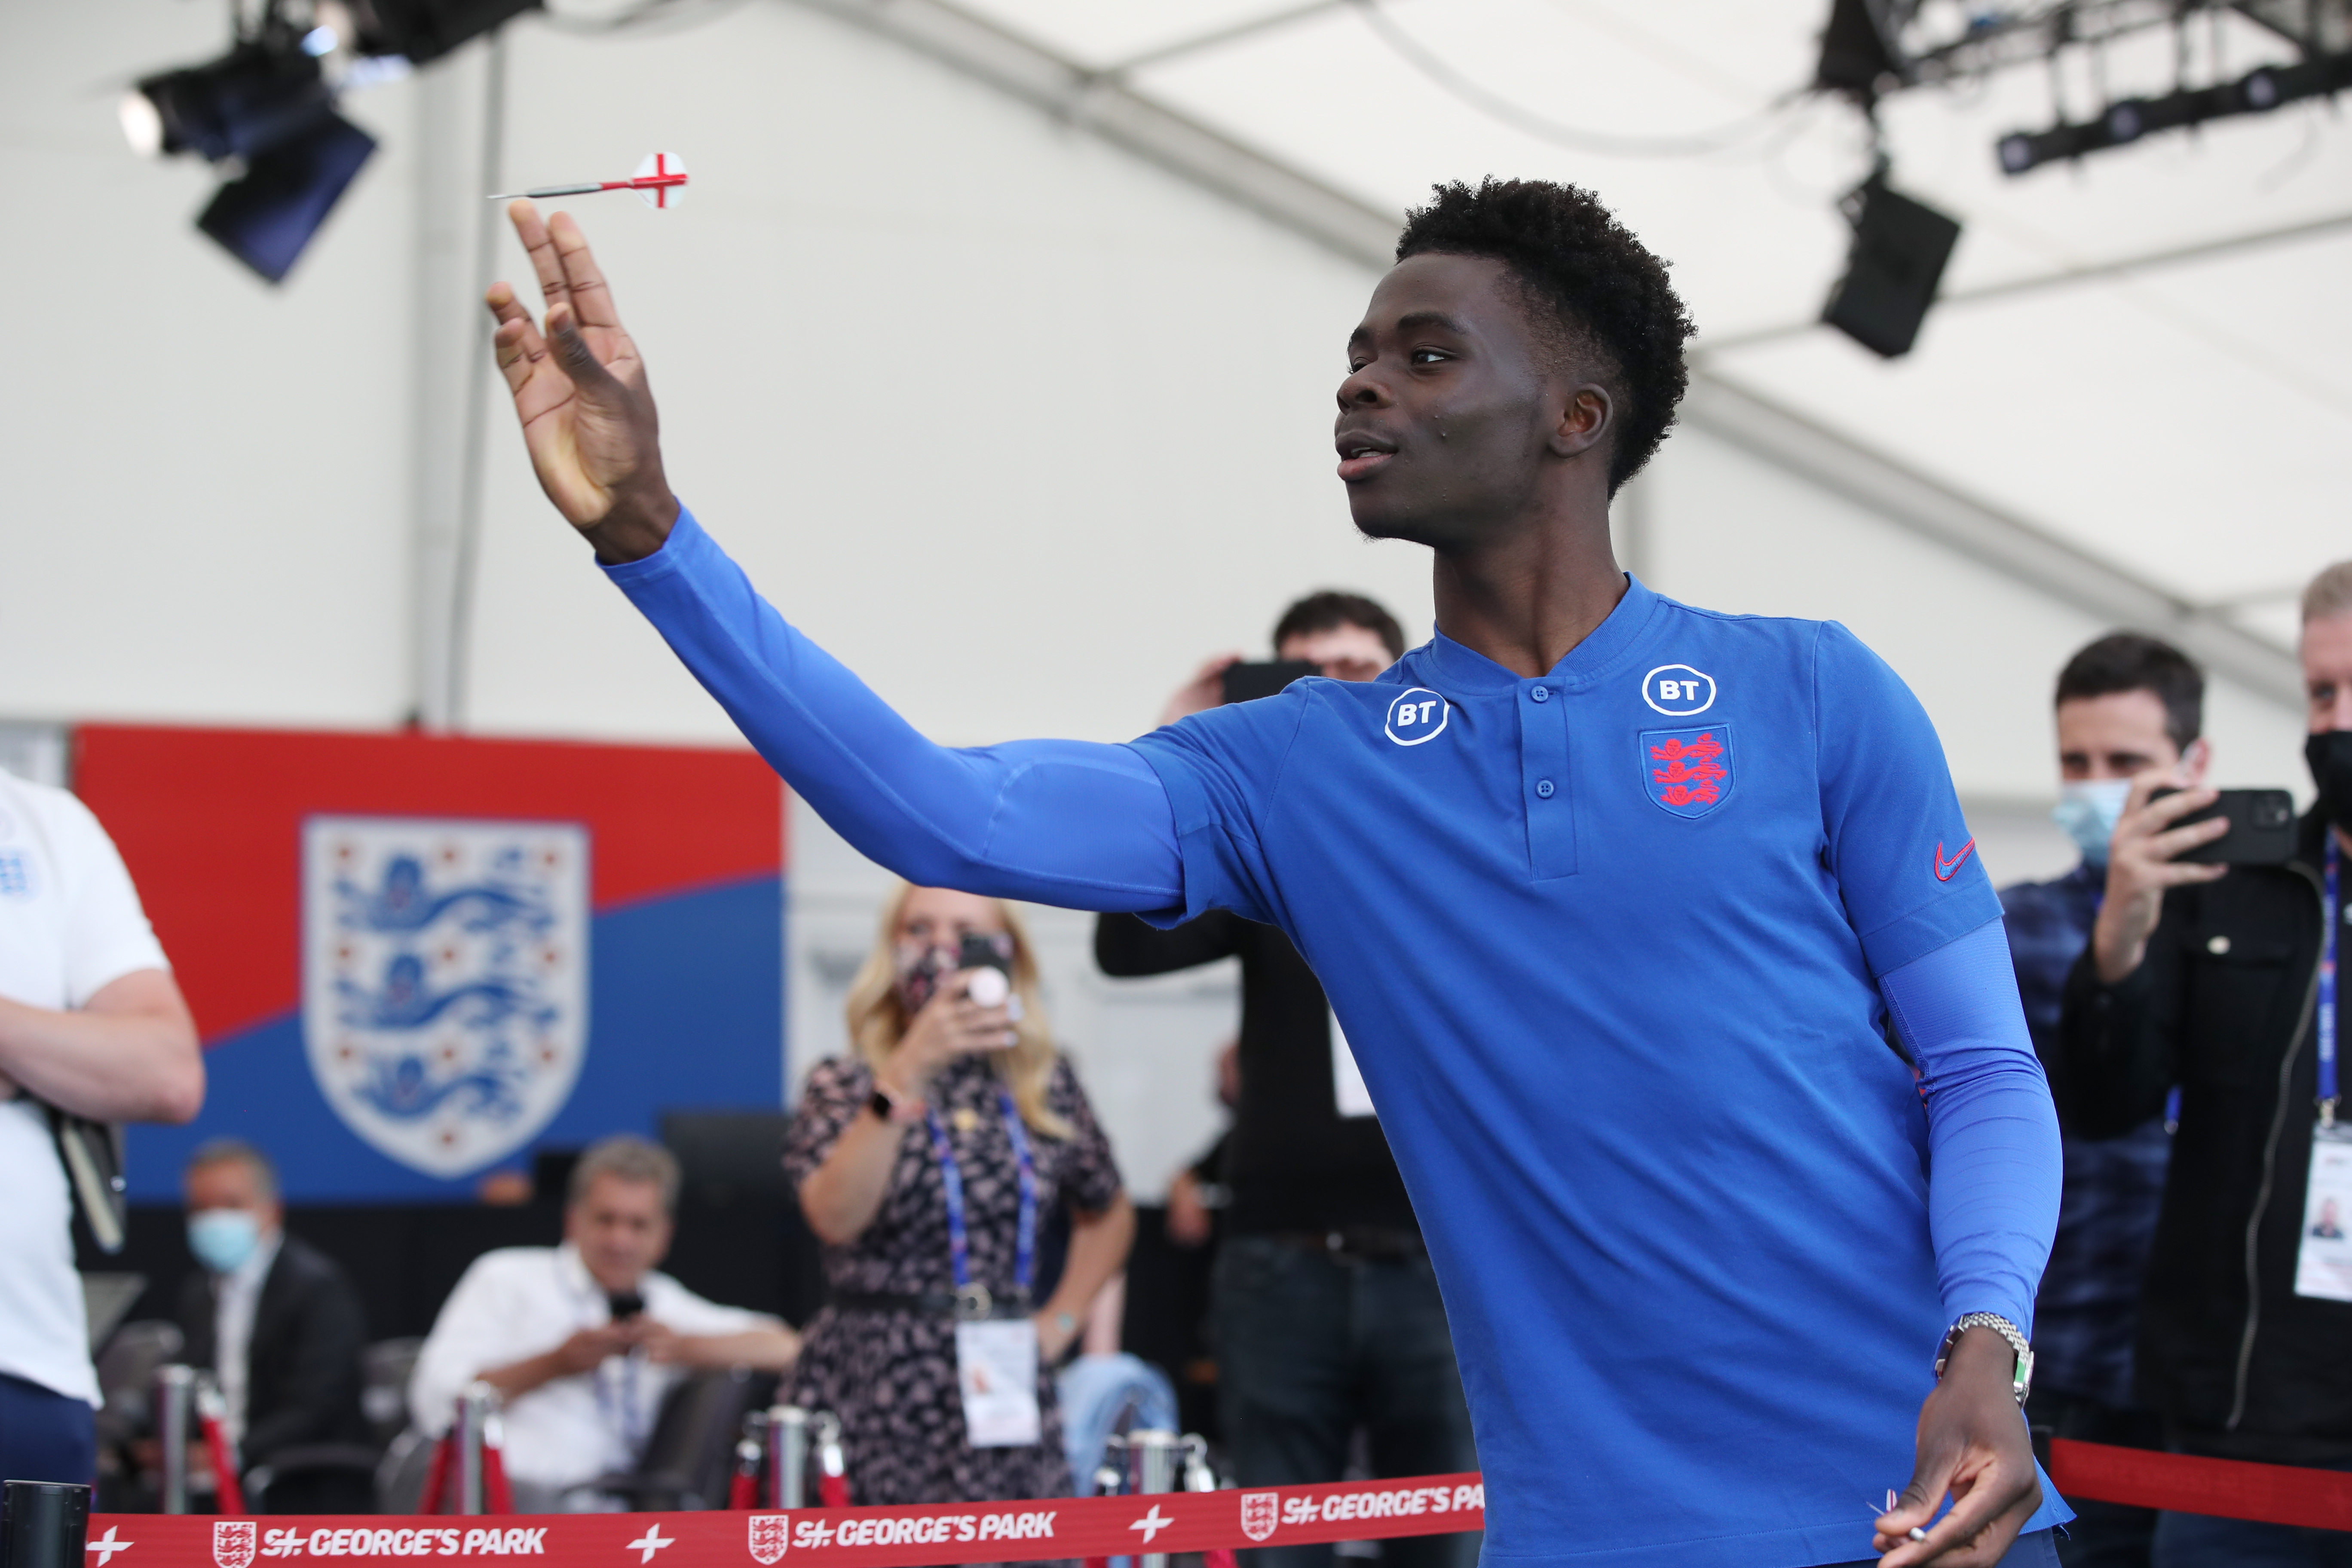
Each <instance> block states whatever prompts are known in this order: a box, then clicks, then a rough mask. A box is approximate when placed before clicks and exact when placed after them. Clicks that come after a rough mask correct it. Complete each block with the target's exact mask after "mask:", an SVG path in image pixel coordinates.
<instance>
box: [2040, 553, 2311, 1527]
mask: <svg viewBox="0 0 2352 1568" xmlns="http://www.w3.org/2000/svg"><path fill="white" fill-rule="evenodd" d="M2299 651H2300V657H2301V659H2302V663H2303V677H2304V690H2305V704H2306V711H2305V718H2306V721H2307V725H2308V729H2309V731H2310V733H2309V736H2308V738H2307V740H2306V742H2305V751H2304V755H2305V759H2306V761H2308V763H2310V766H2311V774H2312V781H2313V783H2314V784H2315V785H2316V786H2317V791H2318V799H2317V801H2316V802H2315V805H2313V806H2312V808H2311V810H2310V811H2309V812H2308V813H2307V814H2306V815H2305V816H2304V819H2303V822H2302V826H2301V829H2300V831H2299V832H2298V834H2297V836H2296V839H2295V848H2294V855H2293V857H2292V858H2290V859H2289V861H2288V862H2287V863H2286V864H2285V865H2284V866H2232V867H2229V868H2226V869H2225V868H2221V867H2217V866H2200V865H2197V864H2195V863H2191V862H2183V861H2181V860H2179V858H2178V857H2179V854H2180V853H2181V851H2183V850H2184V849H2187V848H2189V847H2194V846H2196V845H2200V844H2206V843H2210V842H2212V841H2214V840H2215V839H2217V838H2220V837H2224V836H2225V835H2226V833H2227V832H2228V829H2227V827H2226V826H2223V825H2222V824H2221V821H2220V819H2218V818H2216V819H2214V820H2211V821H2208V822H2201V823H2193V824H2190V825H2188V826H2182V825H2181V822H2180V820H2179V819H2180V818H2182V817H2183V816H2189V815H2192V814H2194V813H2196V812H2199V811H2200V810H2202V809H2203V808H2204V807H2205V806H2206V805H2210V804H2211V803H2212V800H2213V792H2212V791H2211V790H2210V789H2205V788H2202V787H2199V788H2191V789H2186V790H2183V791H2181V792H2180V793H2179V794H2178V795H2168V796H2166V797H2164V798H2163V799H2161V800H2155V801H2151V800H2150V799H2149V795H2150V794H2151V792H2152V791H2153V790H2154V789H2155V788H2156V787H2157V786H2158V785H2159V784H2163V783H2165V782H2166V777H2165V775H2163V774H2162V773H2161V772H2160V771H2158V770H2151V772H2149V773H2147V774H2144V775H2142V776H2141V777H2140V778H2138V779H2137V780H2135V781H2134V782H2133V784H2132V790H2131V794H2130V795H2129V797H2128V798H2127V799H2126V803H2125V807H2124V814H2123V817H2122V820H2121V821H2120V822H2119V823H2118V824H2117V825H2116V833H2115V838H2114V843H2113V847H2112V849H2111V852H2110V857H2111V860H2112V861H2115V862H2124V861H2130V862H2133V863H2135V864H2137V865H2140V866H2141V868H2142V871H2143V873H2144V874H2143V875H2142V876H2141V877H2140V881H2141V883H2142V884H2143V885H2144V886H2145V889H2147V890H2146V891H2144V892H2136V893H2133V894H2132V895H2130V896H2128V897H2125V896H2119V895H2118V893H2117V891H2116V881H2115V879H2114V878H2113V877H2112V876H2111V877H2110V879H2109V884H2108V894H2107V900H2106V903H2105V907H2104V908H2103V909H2102V910H2101V911H2100V917H2099V922H2098V925H2097V926H2096V928H2095V931H2094V932H2093V935H2092V940H2091V946H2090V948H2089V950H2088V951H2087V952H2084V955H2083V957H2082V959H2081V960H2080V962H2078V963H2076V964H2075V965H2074V972H2073V973H2072V974H2070V975H2069V976H2068V978H2067V991H2066V1000H2065V1011H2064V1016H2063V1020H2062V1022H2061V1026H2060V1039H2059V1053H2058V1054H2059V1056H2060V1058H2062V1059H2061V1060H2059V1061H2056V1062H2053V1064H2052V1070H2051V1074H2050V1078H2051V1082H2052V1086H2053V1089H2054V1090H2055V1091H2056V1093H2057V1097H2058V1108H2059V1115H2060V1118H2061V1120H2062V1122H2063V1123H2064V1124H2065V1125H2066V1127H2067V1130H2068V1131H2073V1132H2075V1133H2076V1134H2078V1135H2081V1136H2087V1137H2093V1138H2097V1137H2106V1136H2112V1135H2114V1134H2116V1133H2119V1132H2122V1131H2126V1130H2127V1129H2129V1128H2131V1127H2133V1126H2136V1125H2137V1124H2138V1123H2140V1122H2142V1121H2146V1120H2147V1118H2148V1117H2150V1116H2152V1115H2154V1114H2156V1113H2157V1111H2158V1110H2159V1109H2160V1108H2161V1107H2162V1106H2163V1104H2164V1101H2165V1097H2166V1095H2167V1093H2168V1091H2169V1090H2170V1089H2172V1088H2173V1087H2174V1086H2175V1085H2178V1086H2179V1089H2180V1130H2179V1136H2178V1137H2177V1138H2176V1139H2175V1140H2174V1143H2173V1152H2172V1171H2171V1176H2170V1180H2169V1182H2168V1184H2167V1185H2166V1187H2165V1194H2164V1207H2163V1211H2162V1213H2161V1215H2159V1217H2158V1221H2157V1234H2156V1246H2155V1250H2154V1253H2153V1254H2152V1256H2151V1257H2150V1258H2149V1262H2148V1268H2147V1283H2146V1286H2145V1289H2144V1291H2143V1294H2142V1297H2141V1303H2140V1330H2139V1343H2138V1347H2137V1369H2138V1384H2139V1387H2138V1393H2139V1396H2140V1399H2141V1402H2142V1403H2143V1404H2145V1405H2147V1407H2148V1408H2150V1409H2152V1410H2155V1411H2157V1412H2158V1414H2160V1415H2162V1416H2163V1417H2164V1420H2165V1425H2166V1431H2167V1436H2168V1441H2169V1442H2170V1443H2171V1444H2172V1446H2173V1447H2176V1448H2179V1449H2180V1450H2182V1451H2184V1452H2188V1453H2192V1454H2204V1455H2210V1456H2213V1457H2217V1458H2232V1459H2251V1460H2256V1461H2262V1462H2267V1463H2272V1464H2287V1465H2306V1466H2315V1467H2320V1468H2329V1469H2352V1361H2347V1358H2346V1357H2345V1354H2344V1347H2345V1346H2346V1345H2347V1344H2352V1241H2347V1239H2346V1238H2345V1237H2344V1236H2343V1234H2342V1226H2340V1225H2337V1224H2335V1223H2333V1222H2331V1221H2330V1220H2329V1219H2328V1218H2327V1216H2328V1215H2329V1213H2330V1212H2331V1211H2330V1209H2329V1205H2330V1203H2331V1202H2332V1203H2333V1204H2334V1205H2336V1212H2340V1211H2341V1210H2342V1209H2343V1207H2344V1206H2345V1205H2346V1204H2347V1201H2352V1135H2348V1134H2347V1126H2346V1125H2339V1123H2338V1121H2337V1118H2336V1102H2337V1097H2338V1094H2339V1084H2338V1081H2337V1068H2336V1048H2335V1047H2336V1041H2337V1040H2338V1039H2339V1038H2341V1037H2342V1033H2343V1030H2342V1023H2343V1002H2342V1000H2341V998H2340V996H2339V995H2338V994H2337V988H2336V970H2337V967H2338V963H2339V958H2340V951H2341V949H2342V948H2343V946H2344V945H2345V935H2346V931H2345V913H2346V909H2345V902H2344V891H2345V883H2346V878H2345V874H2344V873H2345V862H2346V861H2347V859H2352V561H2347V562H2339V563H2337V564H2336V565H2334V566H2330V567H2329V568H2327V570H2326V571H2325V572H2322V573H2321V574H2319V575H2318V576H2317V577H2315V578H2314V579H2313V580H2312V583H2311V585H2310V587H2309V588H2308V589H2307V590H2306V591H2305V594H2304V599H2303V635H2302V639H2301V646H2300V650H2299ZM2347 1124H2352V1117H2347ZM2153 1561H2154V1563H2155V1565H2156V1568H2189V1565H2192V1564H2197V1563H2261V1564H2273V1563H2293V1564H2312V1565H2315V1568H2316V1565H2319V1564H2342V1563H2352V1544H2347V1538H2346V1537H2344V1536H2342V1535H2334V1534H2328V1533H2326V1532H2322V1531H2304V1530H2297V1529H2295V1528H2293V1527H2291V1526H2287V1525H2278V1524H2261V1523H2254V1522H2251V1521H2242V1520H2224V1519H2211V1518H2206V1517H2204V1516H2201V1515H2197V1514H2189V1513H2166V1514H2164V1515H2162V1516H2161V1517H2160V1518H2159V1519H2158V1523H2157V1531H2156V1546H2155V1552H2154V1558H2153Z"/></svg>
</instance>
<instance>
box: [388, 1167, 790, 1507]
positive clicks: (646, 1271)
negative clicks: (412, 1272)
mask: <svg viewBox="0 0 2352 1568" xmlns="http://www.w3.org/2000/svg"><path fill="white" fill-rule="evenodd" d="M677 1185H678V1173H677V1160H676V1159H674V1158H673V1157H672V1156H671V1155H670V1152H669V1151H668V1150H667V1149H664V1148H662V1147H661V1146H660V1145H658V1144H656V1143H648V1142H646V1141H645V1140H644V1139H642V1138H632V1137H627V1136H620V1137H614V1138H607V1139H605V1140H604V1141H603V1142H600V1143H597V1144H596V1145H595V1146H593V1148H591V1149H590V1150H589V1151H588V1152H586V1153H584V1154H583V1155H582V1156H581V1157H580V1163H579V1164H578V1165H577V1166H576V1167H574V1169H573V1171H572V1189H571V1193H570V1194H569V1198H568V1201H567V1203H566V1205H565V1207H564V1211H563V1245H562V1246H561V1247H501V1248H499V1250H498V1251H496V1252H491V1253H486V1254H484V1255H483V1256H482V1257H480V1258H476V1259H475V1260H474V1263H473V1266H472V1267H471V1268H467V1270H466V1274H465V1277H464V1278H463V1279H459V1280H458V1281H457V1289H455V1290H453V1291H451V1292H450V1294H449V1300H447V1301H446V1302H444V1303H443V1304H442V1308H441V1312H440V1316H439V1317H438V1318H436V1320H435V1321H434V1324H433V1332H432V1334H431V1335H430V1336H429V1337H428V1338H427V1339H426V1340H425V1349H424V1352H423V1353H422V1354H421V1355H420V1356H419V1357H418V1358H417V1363H416V1372H415V1376H414V1377H413V1378H412V1380H411V1381H410V1383H409V1385H408V1403H409V1410H410V1412H411V1414H413V1415H415V1419H416V1423H417V1425H418V1426H420V1427H422V1428H423V1429H425V1431H427V1432H432V1433H440V1432H443V1431H446V1430H447V1429H448V1426H449V1424H450V1420H451V1417H452V1414H453V1412H454V1411H455V1409H456V1405H457V1395H458V1394H460V1393H462V1392H463V1391H464V1389H465V1388H466V1386H467V1384H470V1383H473V1382H474V1381H476V1380H477V1379H479V1380H480V1381H482V1382H484V1383H487V1384H490V1385H491V1386H492V1387H494V1388H496V1389H497V1390H498V1391H499V1394H501V1395H503V1396H504V1398H505V1401H506V1406H505V1408H506V1417H505V1426H506V1447H505V1451H504V1458H505V1463H506V1470H507V1475H508V1477H509V1479H511V1480H512V1481H513V1483H514V1486H515V1492H516V1502H517V1504H518V1506H520V1507H522V1508H523V1509H524V1510H525V1511H530V1510H533V1509H538V1510H549V1509H594V1508H599V1507H606V1506H610V1505H609V1503H606V1502H605V1501H604V1500H603V1499H602V1498H601V1497H600V1496H599V1495H598V1494H597V1493H596V1492H595V1491H594V1489H593V1484H592V1483H593V1482H594V1481H595V1479H597V1478H598V1477H599V1476H604V1475H610V1474H615V1473H621V1472H625V1471H628V1470H630V1469H632V1468H635V1465H636V1463H637V1460H638V1458H639V1457H640V1456H641V1455H642V1453H643V1452H644V1449H645V1444H646V1437H647V1436H650V1435H651V1433H652V1431H653V1424H654V1416H655V1415H656V1413H657V1412H658V1411H659V1409H660V1407H661V1402H662V1398H663V1396H664V1395H665V1394H667V1393H668V1392H669V1390H670V1388H671V1386H672V1385H673V1384H676V1383H677V1381H678V1380H679V1379H680V1378H681V1377H683V1376H684V1375H686V1373H688V1371H690V1370H691V1369H694V1368H698V1367H725V1366H748V1367H754V1368H757V1369H760V1370H761V1371H767V1372H782V1371H783V1370H784V1369H785V1368H787V1367H789V1366H790V1365H791V1364H792V1363H793V1357H795V1356H796V1355H798V1354H799V1353H800V1336H798V1335H797V1334H795V1333H793V1331H792V1330H791V1329H789V1328H787V1327H786V1326H785V1325H784V1324H782V1323H781V1322H779V1321H776V1320H775V1319H773V1318H769V1317H763V1316H761V1314H759V1313H756V1312H748V1311H744V1310H741V1309H740V1308H735V1307H722V1306H719V1305H718V1304H717V1303H716V1302H712V1301H706V1300H703V1299H702V1298H701V1297H699V1296H698V1295H696V1294H695V1293H694V1292H693V1291H691V1290H688V1289H687V1288H686V1287H685V1286H683V1285H681V1284H679V1283H678V1282H677V1280H675V1279H671V1278H670V1277H669V1276H668V1275H667V1274H663V1273H659V1272H657V1271H656V1268H655V1265H656V1264H658V1263H659V1262H660V1261H661V1260H662V1257H663V1255H664V1254H665V1253H667V1251H668V1250H669V1242H670V1231H671V1215H672V1212H673V1210H674V1209H675V1208H676V1206H677Z"/></svg>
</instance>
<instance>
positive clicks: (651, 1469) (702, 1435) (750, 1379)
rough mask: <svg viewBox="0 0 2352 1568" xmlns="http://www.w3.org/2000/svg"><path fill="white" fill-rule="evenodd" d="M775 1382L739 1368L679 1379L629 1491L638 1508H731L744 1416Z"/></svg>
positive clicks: (663, 1406)
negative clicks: (763, 1386)
mask: <svg viewBox="0 0 2352 1568" xmlns="http://www.w3.org/2000/svg"><path fill="white" fill-rule="evenodd" d="M762 1383H766V1384H772V1383H773V1379H772V1378H766V1379H763V1378H761V1376H759V1374H757V1373H751V1372H747V1371H745V1370H744V1369H743V1368H741V1367H730V1368H726V1369H724V1370H720V1369H711V1370H708V1371H703V1372H698V1373H693V1374H692V1375H691V1376H688V1377H687V1378H685V1379H683V1380H681V1381H680V1382H679V1383H678V1384H677V1385H676V1386H675V1387H673V1388H672V1389H671V1390H670V1391H669V1393H668V1394H667V1395H666V1396H665V1397H664V1398H663V1400H662V1407H661V1413H660V1414H659V1415H656V1417H655V1418H654V1429H653V1435H652V1436H649V1437H648V1438H647V1439H646V1452H645V1458H643V1459H642V1460H641V1461H639V1463H638V1465H637V1468H636V1470H635V1474H634V1476H633V1477H632V1479H633V1481H634V1482H635V1484H634V1485H632V1486H631V1487H629V1488H628V1489H627V1490H628V1492H629V1494H630V1496H631V1500H632V1501H633V1502H634V1504H635V1507H637V1508H639V1509H648V1510H667V1509H708V1508H725V1507H726V1506H727V1489H728V1483H729V1481H730V1479H732V1477H733V1475H734V1473H735V1443H736V1439H737V1438H738V1437H740V1436H741V1434H742V1430H743V1417H744V1416H745V1415H749V1414H750V1413H751V1409H752V1408H753V1406H754V1405H757V1404H759V1403H760V1402H761V1394H762V1392H763V1391H762V1389H761V1384H762Z"/></svg>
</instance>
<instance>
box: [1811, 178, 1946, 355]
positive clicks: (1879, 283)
mask: <svg viewBox="0 0 2352 1568" xmlns="http://www.w3.org/2000/svg"><path fill="white" fill-rule="evenodd" d="M1839 210H1840V211H1842V212H1843V213H1844V214H1845V217H1846V221H1847V222H1848V223H1850V224H1851V225H1853V247H1852V248H1851V249H1849V250H1848V251H1847V253H1846V264H1845V276H1844V277H1843V278H1841V279H1838V280H1837V284H1836V286H1835V287H1833V288H1832V289H1831V290H1830V297H1829V302H1828V303H1827V304H1825V305H1823V306H1822V321H1825V322H1827V323H1828V324H1829V325H1831V326H1832V327H1835V328H1836V329H1837V330H1838V331H1842V332H1843V333H1844V334H1845V335H1846V336H1848V337H1850V338H1852V339H1853V341H1854V342H1858V343H1860V344H1861V345H1862V346H1863V347H1864V348H1866V349H1868V350H1870V351H1871V352H1872V353H1874V354H1877V355H1879V356H1880V357H1881V358H1884V359H1894V358H1896V357H1897V356H1899V355H1902V354H1906V353H1910V352H1911V345H1912V344H1913V343H1914V342H1916V341H1917V339H1918V336H1919V323H1920V322H1921V321H1925V320H1926V319H1927V307H1928V306H1930V305H1932V304H1934V303H1935V300H1936V286H1937V283H1939V282H1941V281H1942V279H1943V276H1944V264H1945V263H1946V262H1948V261H1949V260H1950V259H1951V258H1952V247H1953V246H1954V245H1955V244H1957V243H1958V240H1959V237H1960V226H1959V224H1958V222H1957V221H1956V220H1954V219H1952V218H1949V217H1947V216H1944V215H1943V214H1942V213H1939V212H1937V210H1936V209H1935V208H1933V207H1931V206H1929V205H1927V204H1926V203H1925V202H1920V201H1915V200H1913V199H1912V198H1911V197H1909V196H1906V195H1903V194H1902V193H1901V192H1900V191H1897V190H1895V189H1893V188H1892V187H1890V186H1889V185H1888V184H1886V171H1885V167H1884V166H1882V167H1880V168H1879V169H1878V170H1877V171H1876V172H1874V174H1872V175H1871V176H1870V178H1869V179H1867V180H1864V182H1863V183H1862V184H1860V185H1857V186H1856V187H1854V189H1853V191H1851V192H1849V193H1848V194H1847V195H1846V197H1845V199H1844V200H1843V202H1841V203H1840V204H1839Z"/></svg>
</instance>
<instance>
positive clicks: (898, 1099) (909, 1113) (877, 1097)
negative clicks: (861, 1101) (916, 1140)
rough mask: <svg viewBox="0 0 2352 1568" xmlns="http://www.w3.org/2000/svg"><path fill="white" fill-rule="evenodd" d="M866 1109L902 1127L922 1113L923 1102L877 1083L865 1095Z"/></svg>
mask: <svg viewBox="0 0 2352 1568" xmlns="http://www.w3.org/2000/svg"><path fill="white" fill-rule="evenodd" d="M866 1110H870V1111H872V1112H873V1113H874V1114H875V1115H877V1116H878V1117H880V1118H881V1119H882V1120H883V1121H887V1122H889V1123H890V1124H891V1125H893V1126H896V1127H903V1126H905V1125H906V1124H907V1123H908V1122H910V1121H915V1120H916V1119H918V1118H919V1117H920V1116H921V1115H922V1114H923V1102H922V1101H921V1100H908V1098H907V1097H906V1096H905V1095H903V1094H900V1093H898V1091H896V1090H895V1089H889V1088H887V1087H886V1086H885V1085H883V1084H880V1083H877V1084H876V1085H875V1086H874V1092H873V1093H872V1094H870V1095H868V1096H866Z"/></svg>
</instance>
